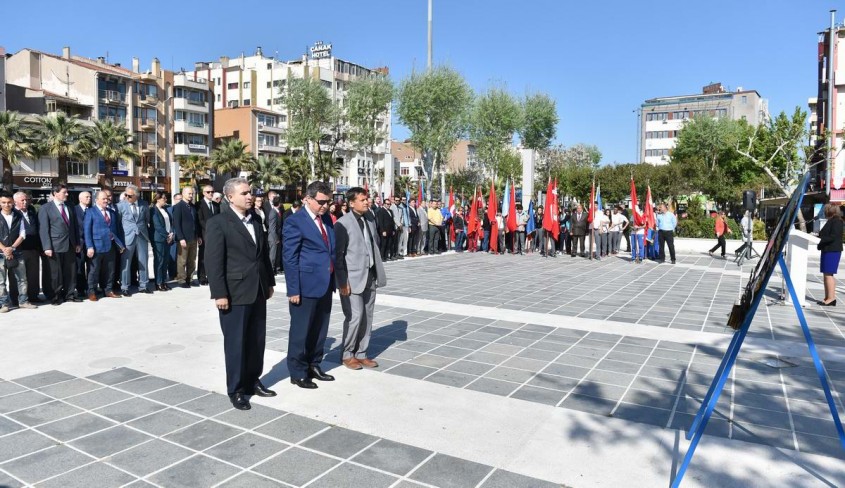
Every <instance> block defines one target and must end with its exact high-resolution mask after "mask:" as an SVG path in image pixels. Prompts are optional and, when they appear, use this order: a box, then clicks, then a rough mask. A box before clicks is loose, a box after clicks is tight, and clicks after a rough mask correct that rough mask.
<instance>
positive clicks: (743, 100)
mask: <svg viewBox="0 0 845 488" xmlns="http://www.w3.org/2000/svg"><path fill="white" fill-rule="evenodd" d="M747 103H748V96H747V95H743V96H742V104H743V105H745V104H747Z"/></svg>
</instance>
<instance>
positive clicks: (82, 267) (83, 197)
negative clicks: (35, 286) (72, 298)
mask: <svg viewBox="0 0 845 488" xmlns="http://www.w3.org/2000/svg"><path fill="white" fill-rule="evenodd" d="M90 206H91V192H87V191H84V192H82V193H80V194H79V205H77V206H75V207H73V213H74V214H76V227H77V234H78V237H77V239H78V240H79V244H80V245H83V244H85V232H84V231H85V229H84V228H83V227H84V225H82V224H83V223H84V222H85V212H86V211H87V210H88V208H89V207H90ZM87 285H88V260H87V259H86V258H85V249H83V250H82V252H80V253H78V254H77V255H76V295H77V296H80V297H84V296H85V295H86V294H87V293H88V288H87Z"/></svg>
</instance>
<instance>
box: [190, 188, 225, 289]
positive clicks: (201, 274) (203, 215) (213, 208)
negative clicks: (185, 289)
mask: <svg viewBox="0 0 845 488" xmlns="http://www.w3.org/2000/svg"><path fill="white" fill-rule="evenodd" d="M212 196H214V188H213V187H212V186H211V185H205V186H204V187H202V200H200V201H199V203H197V206H196V209H197V222H198V223H199V226H200V235H201V236H202V239H200V245H199V246H198V247H197V278H198V279H199V281H200V285H207V284H208V278H207V277H206V272H205V237H206V234H205V232H206V228H207V226H208V221H209V220H210V219H211V218H212V217H214V216H216V215H218V214H220V204H219V203H217V202H215V201H214V200H212V199H211V197H212Z"/></svg>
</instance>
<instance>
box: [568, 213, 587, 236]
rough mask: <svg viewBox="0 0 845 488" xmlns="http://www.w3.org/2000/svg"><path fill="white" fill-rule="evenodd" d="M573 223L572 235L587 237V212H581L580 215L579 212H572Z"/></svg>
mask: <svg viewBox="0 0 845 488" xmlns="http://www.w3.org/2000/svg"><path fill="white" fill-rule="evenodd" d="M570 220H571V222H572V235H574V236H585V235H587V211H586V210H585V211H583V212H581V214H580V215H579V214H578V212H577V211H575V212H572V214H571V216H570Z"/></svg>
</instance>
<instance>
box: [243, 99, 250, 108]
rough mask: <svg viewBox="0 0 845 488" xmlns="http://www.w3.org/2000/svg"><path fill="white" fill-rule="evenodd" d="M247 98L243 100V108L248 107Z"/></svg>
mask: <svg viewBox="0 0 845 488" xmlns="http://www.w3.org/2000/svg"><path fill="white" fill-rule="evenodd" d="M249 102H250V100H249V98H246V99H244V107H249Z"/></svg>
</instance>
